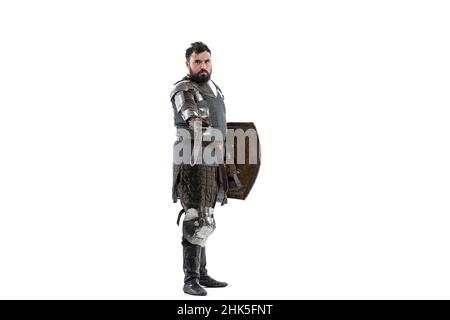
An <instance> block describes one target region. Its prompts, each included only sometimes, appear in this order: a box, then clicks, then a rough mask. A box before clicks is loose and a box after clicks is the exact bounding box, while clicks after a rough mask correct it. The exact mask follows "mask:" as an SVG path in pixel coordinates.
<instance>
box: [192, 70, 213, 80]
mask: <svg viewBox="0 0 450 320" xmlns="http://www.w3.org/2000/svg"><path fill="white" fill-rule="evenodd" d="M189 77H190V78H191V79H192V81H194V82H197V83H205V82H208V81H209V79H210V78H211V74H210V73H208V71H206V73H202V72H200V73H199V74H193V73H192V71H191V70H189Z"/></svg>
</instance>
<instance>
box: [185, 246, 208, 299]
mask: <svg viewBox="0 0 450 320" xmlns="http://www.w3.org/2000/svg"><path fill="white" fill-rule="evenodd" d="M200 255H201V247H200V246H197V245H193V244H190V245H187V244H183V269H184V287H183V291H184V292H185V293H187V294H191V295H194V296H206V293H207V292H206V290H205V289H203V288H202V287H201V286H200V284H199V282H198V281H199V276H200Z"/></svg>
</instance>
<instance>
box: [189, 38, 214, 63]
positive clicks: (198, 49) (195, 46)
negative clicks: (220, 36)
mask: <svg viewBox="0 0 450 320" xmlns="http://www.w3.org/2000/svg"><path fill="white" fill-rule="evenodd" d="M204 51H208V53H209V54H211V50H209V48H208V46H207V45H206V44H204V43H203V42H200V41H199V42H193V43H191V46H190V47H189V48H187V49H186V60H189V58H190V57H191V55H192V53H193V52H195V53H202V52H204Z"/></svg>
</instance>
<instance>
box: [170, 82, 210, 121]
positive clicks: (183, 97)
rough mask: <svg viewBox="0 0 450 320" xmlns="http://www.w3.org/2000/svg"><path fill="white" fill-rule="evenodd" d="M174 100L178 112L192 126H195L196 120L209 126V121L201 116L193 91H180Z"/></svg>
mask: <svg viewBox="0 0 450 320" xmlns="http://www.w3.org/2000/svg"><path fill="white" fill-rule="evenodd" d="M173 102H174V104H175V108H176V110H177V112H179V113H180V115H181V117H182V118H183V120H184V121H186V123H187V124H188V126H189V127H190V128H194V122H195V121H202V126H205V127H207V126H209V123H208V121H207V120H206V119H203V118H201V117H200V116H199V113H198V108H197V103H196V102H195V99H194V94H193V93H192V91H184V90H182V91H178V92H177V93H175V95H174V97H173Z"/></svg>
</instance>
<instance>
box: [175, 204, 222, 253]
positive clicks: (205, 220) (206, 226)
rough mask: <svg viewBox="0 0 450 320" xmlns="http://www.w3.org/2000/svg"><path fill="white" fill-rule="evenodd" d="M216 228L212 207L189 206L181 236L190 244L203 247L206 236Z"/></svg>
mask: <svg viewBox="0 0 450 320" xmlns="http://www.w3.org/2000/svg"><path fill="white" fill-rule="evenodd" d="M215 229H216V222H215V220H214V209H213V208H210V207H200V208H199V210H197V209H195V208H189V209H187V210H186V215H185V217H184V221H183V236H184V238H185V239H186V240H187V241H189V242H190V243H192V244H195V245H199V246H202V247H204V246H205V244H206V241H207V240H208V237H209V236H210V235H211V234H212V233H213V231H214V230H215Z"/></svg>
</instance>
